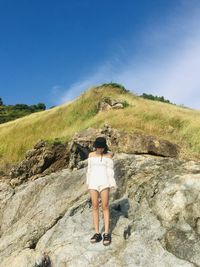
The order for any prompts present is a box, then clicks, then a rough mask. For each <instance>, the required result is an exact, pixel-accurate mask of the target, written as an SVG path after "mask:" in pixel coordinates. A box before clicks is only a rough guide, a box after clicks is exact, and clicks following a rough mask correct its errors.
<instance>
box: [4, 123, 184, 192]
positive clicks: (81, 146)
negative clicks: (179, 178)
mask: <svg viewBox="0 0 200 267" xmlns="http://www.w3.org/2000/svg"><path fill="white" fill-rule="evenodd" d="M97 136H104V137H106V139H107V143H108V146H109V149H110V150H111V151H112V152H114V153H122V152H123V153H127V154H133V153H134V154H152V155H160V156H163V157H178V154H179V147H178V146H177V145H176V144H172V143H171V142H169V141H167V140H161V139H158V138H156V137H154V136H149V135H142V134H131V133H125V132H120V131H118V130H117V129H113V128H112V127H111V126H110V125H108V124H105V125H104V126H103V128H100V129H95V128H88V129H86V130H84V131H81V132H76V133H75V135H74V136H73V138H72V140H71V141H70V142H69V143H66V144H61V143H57V142H55V143H53V144H52V145H49V144H48V143H47V142H45V141H43V140H40V141H39V142H38V143H36V145H35V146H34V148H33V149H31V150H29V151H27V153H26V154H25V159H24V160H23V161H22V162H20V163H19V164H16V165H15V166H13V167H12V168H11V170H10V172H9V177H8V179H9V180H10V185H11V186H12V187H13V188H14V187H15V186H18V185H20V184H22V183H24V182H26V181H27V180H35V179H37V178H39V177H41V176H45V175H47V174H50V173H53V172H56V171H59V170H62V169H63V168H69V169H74V168H76V169H79V168H83V167H84V166H85V165H84V163H83V162H84V160H85V159H87V157H88V153H89V152H90V151H92V150H93V149H94V148H93V142H94V140H95V139H96V137H97Z"/></svg>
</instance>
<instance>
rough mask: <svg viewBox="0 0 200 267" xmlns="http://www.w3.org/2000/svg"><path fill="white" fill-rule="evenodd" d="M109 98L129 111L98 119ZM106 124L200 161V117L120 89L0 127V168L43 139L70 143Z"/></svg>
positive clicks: (98, 91)
mask: <svg viewBox="0 0 200 267" xmlns="http://www.w3.org/2000/svg"><path fill="white" fill-rule="evenodd" d="M105 96H109V97H112V98H115V99H118V100H122V101H127V102H128V104H129V106H127V107H126V108H124V109H117V110H114V109H112V110H109V111H103V112H99V113H97V104H98V102H99V100H100V99H101V98H102V97H105ZM104 123H109V124H111V126H112V127H114V128H117V129H118V130H120V131H126V132H130V133H144V134H150V135H155V136H157V137H159V138H162V139H166V140H169V141H171V142H174V143H177V144H178V145H179V146H180V147H181V156H182V157H188V158H194V159H195V158H196V159H200V111H196V110H192V109H187V108H183V107H180V106H176V105H172V104H168V103H162V102H158V101H152V100H147V99H143V98H140V97H138V96H136V95H134V94H132V93H130V92H126V93H123V92H122V91H120V89H119V88H112V87H99V88H90V89H89V90H87V91H85V92H84V93H82V94H81V95H80V96H79V97H78V98H76V99H75V100H74V101H72V102H70V103H66V104H63V105H60V106H58V107H54V108H52V109H50V110H46V111H41V112H37V113H34V114H30V115H28V116H25V117H23V118H20V119H17V120H14V121H10V122H7V123H4V124H1V125H0V165H1V167H2V168H4V166H6V165H8V164H10V163H15V162H18V161H20V160H22V159H23V158H24V154H25V152H26V151H27V150H28V149H31V148H32V147H33V146H34V145H35V143H36V142H37V141H38V140H40V139H44V140H47V141H49V142H53V140H55V139H57V140H60V141H61V142H67V141H69V140H70V139H71V137H72V136H73V135H74V133H75V132H78V131H81V130H84V129H87V128H88V127H94V128H98V127H102V126H103V125H104Z"/></svg>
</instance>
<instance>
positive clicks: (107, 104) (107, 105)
mask: <svg viewBox="0 0 200 267" xmlns="http://www.w3.org/2000/svg"><path fill="white" fill-rule="evenodd" d="M126 105H127V104H126V102H124V101H120V100H116V99H113V98H111V97H104V98H103V99H102V100H101V101H100V102H99V103H98V105H97V109H98V111H99V112H100V111H108V110H110V109H122V108H125V107H126Z"/></svg>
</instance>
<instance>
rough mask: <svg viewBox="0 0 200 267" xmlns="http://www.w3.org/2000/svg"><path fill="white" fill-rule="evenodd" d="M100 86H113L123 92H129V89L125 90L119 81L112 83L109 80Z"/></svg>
mask: <svg viewBox="0 0 200 267" xmlns="http://www.w3.org/2000/svg"><path fill="white" fill-rule="evenodd" d="M101 87H114V88H120V89H121V90H122V91H124V92H129V90H127V89H126V88H125V87H124V86H123V85H122V84H119V83H113V82H110V83H103V84H102V85H101Z"/></svg>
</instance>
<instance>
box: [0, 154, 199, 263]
mask: <svg viewBox="0 0 200 267" xmlns="http://www.w3.org/2000/svg"><path fill="white" fill-rule="evenodd" d="M113 160H114V170H115V178H116V182H117V184H118V186H119V187H118V189H117V191H116V192H114V193H112V194H111V195H110V197H109V209H110V231H111V233H112V243H111V245H110V246H109V247H104V246H103V245H102V243H101V242H100V243H97V244H91V243H90V241H89V240H90V237H91V236H92V235H93V233H94V226H93V222H92V205H91V199H90V196H89V194H88V192H87V189H86V184H85V181H86V170H87V168H86V167H83V168H80V169H73V170H70V169H68V168H66V169H63V170H60V171H58V172H55V173H52V174H49V175H46V176H43V177H40V178H38V179H36V180H33V181H29V180H27V181H26V182H25V183H23V184H20V185H19V186H17V187H16V188H14V189H13V188H12V187H11V186H10V185H9V184H8V183H6V182H2V183H0V258H1V261H0V267H5V266H6V267H13V266H15V267H27V266H61V267H62V266H63V267H64V266H68V267H72V266H87V267H96V266H105V267H108V266H117V267H118V266H119V267H121V266H133V267H136V266H140V267H161V266H162V267H169V266H170V267H171V266H173V267H194V266H200V257H199V255H200V254H199V250H200V241H199V239H200V238H199V218H200V198H199V196H200V194H199V191H200V173H196V170H199V169H200V163H199V162H196V163H195V164H194V161H191V162H190V161H183V160H179V159H177V158H171V157H160V156H154V155H148V154H146V155H135V154H127V153H117V152H116V153H115V155H114V157H113ZM83 161H84V166H86V164H87V160H83ZM194 170H195V173H194ZM99 208H100V216H99V219H100V231H101V232H104V230H105V229H104V222H103V212H102V203H101V198H99Z"/></svg>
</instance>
